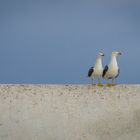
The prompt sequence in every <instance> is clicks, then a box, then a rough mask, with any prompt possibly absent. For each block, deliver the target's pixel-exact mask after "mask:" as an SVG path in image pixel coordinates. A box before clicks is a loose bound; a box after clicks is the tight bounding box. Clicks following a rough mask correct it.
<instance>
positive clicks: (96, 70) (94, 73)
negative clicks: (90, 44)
mask: <svg viewBox="0 0 140 140" xmlns="http://www.w3.org/2000/svg"><path fill="white" fill-rule="evenodd" d="M103 56H104V54H103V53H99V54H98V55H97V58H96V63H95V66H94V67H91V68H90V69H89V71H88V77H89V78H91V79H92V85H93V79H94V78H98V85H99V86H100V85H101V82H100V78H102V74H103V65H102V58H103Z"/></svg>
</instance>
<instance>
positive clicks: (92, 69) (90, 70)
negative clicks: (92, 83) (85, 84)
mask: <svg viewBox="0 0 140 140" xmlns="http://www.w3.org/2000/svg"><path fill="white" fill-rule="evenodd" d="M93 72H94V68H93V67H91V68H90V69H89V71H88V77H90V76H91V75H92V73H93Z"/></svg>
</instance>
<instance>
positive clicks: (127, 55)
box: [0, 0, 140, 84]
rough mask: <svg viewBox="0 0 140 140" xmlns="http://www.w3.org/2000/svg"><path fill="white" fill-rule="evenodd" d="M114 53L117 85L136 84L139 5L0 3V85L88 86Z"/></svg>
mask: <svg viewBox="0 0 140 140" xmlns="http://www.w3.org/2000/svg"><path fill="white" fill-rule="evenodd" d="M114 50H119V51H121V52H122V53H123V55H122V56H121V57H119V58H118V62H119V66H120V69H121V73H120V76H119V78H118V80H117V81H118V83H140V74H139V72H140V58H139V57H140V1H139V0H117V1H116V0H106V1H104V2H103V1H101V0H92V1H91V0H85V1H84V0H81V1H80V0H75V1H73V0H69V1H68V0H65V1H61V0H60V1H56V0H46V1H43V0H38V1H33V0H28V1H27V0H18V1H17V0H1V1H0V83H50V84H51V83H52V84H57V83H59V84H62V83H90V80H89V79H88V78H87V77H86V75H87V71H88V69H89V67H91V66H92V65H93V64H94V63H95V58H96V54H97V53H98V52H100V51H101V52H104V53H105V54H106V57H105V58H104V60H103V64H104V65H106V64H107V63H108V61H109V59H110V54H111V52H112V51H114Z"/></svg>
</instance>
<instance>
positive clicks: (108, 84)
mask: <svg viewBox="0 0 140 140" xmlns="http://www.w3.org/2000/svg"><path fill="white" fill-rule="evenodd" d="M107 81H109V79H107ZM106 86H107V87H111V86H112V85H111V84H110V83H109V82H107V84H106Z"/></svg>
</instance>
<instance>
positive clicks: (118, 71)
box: [115, 69, 120, 78]
mask: <svg viewBox="0 0 140 140" xmlns="http://www.w3.org/2000/svg"><path fill="white" fill-rule="evenodd" d="M119 74H120V69H118V74H117V75H116V77H115V78H117V77H118V76H119Z"/></svg>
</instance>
